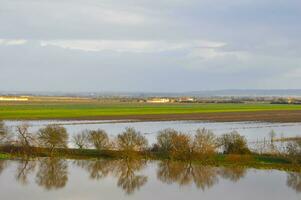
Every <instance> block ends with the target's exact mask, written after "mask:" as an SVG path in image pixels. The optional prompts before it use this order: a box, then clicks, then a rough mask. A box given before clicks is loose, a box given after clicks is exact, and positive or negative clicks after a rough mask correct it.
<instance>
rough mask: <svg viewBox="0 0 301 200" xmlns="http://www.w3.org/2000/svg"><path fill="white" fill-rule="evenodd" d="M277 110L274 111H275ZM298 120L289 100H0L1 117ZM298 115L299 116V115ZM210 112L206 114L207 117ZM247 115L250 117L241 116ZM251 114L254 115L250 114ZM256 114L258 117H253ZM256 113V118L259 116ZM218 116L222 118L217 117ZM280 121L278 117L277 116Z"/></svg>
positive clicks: (300, 111)
mask: <svg viewBox="0 0 301 200" xmlns="http://www.w3.org/2000/svg"><path fill="white" fill-rule="evenodd" d="M276 114H277V115H276ZM257 115H260V116H268V117H269V118H271V121H273V117H278V118H283V120H285V118H286V119H287V118H294V119H292V120H291V121H298V120H301V118H300V116H301V105H288V104H229V103H226V104H222V103H220V104H201V103H192V104H189V103H187V104H186V103H182V104H180V103H169V104H147V103H98V102H80V103H75V102H39V103H37V102H26V103H20V102H18V103H0V119H6V120H29V119H37V120H39V119H140V120H186V119H204V120H211V119H212V120H216V121H223V120H222V119H224V118H228V119H225V121H237V120H236V119H235V120H234V119H233V120H231V119H230V118H231V116H233V117H235V118H242V120H250V121H252V118H254V120H260V116H257ZM299 115H300V116H299ZM208 116H209V118H208ZM244 116H245V117H247V116H249V117H250V119H244ZM252 116H253V117H252ZM256 116H257V117H256ZM258 117H259V118H258ZM219 118H222V119H221V120H219ZM280 121H281V120H280Z"/></svg>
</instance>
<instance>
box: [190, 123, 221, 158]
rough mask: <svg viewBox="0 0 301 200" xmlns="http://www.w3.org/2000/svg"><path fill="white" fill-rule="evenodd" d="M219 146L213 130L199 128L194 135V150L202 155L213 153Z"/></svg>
mask: <svg viewBox="0 0 301 200" xmlns="http://www.w3.org/2000/svg"><path fill="white" fill-rule="evenodd" d="M216 148H217V138H216V136H215V135H214V133H213V132H212V131H211V130H208V129H205V128H203V129H198V130H197V131H196V134H195V136H194V143H193V150H194V152H196V153H198V154H202V155H208V154H213V153H214V152H215V151H216Z"/></svg>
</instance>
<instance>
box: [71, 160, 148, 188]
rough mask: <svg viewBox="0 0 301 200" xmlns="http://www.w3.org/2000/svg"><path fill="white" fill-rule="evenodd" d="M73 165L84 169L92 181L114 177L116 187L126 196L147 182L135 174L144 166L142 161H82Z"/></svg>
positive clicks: (141, 176) (144, 177) (144, 162)
mask: <svg viewBox="0 0 301 200" xmlns="http://www.w3.org/2000/svg"><path fill="white" fill-rule="evenodd" d="M75 164H76V165H77V166H79V167H82V168H83V169H86V170H87V171H88V172H89V173H90V178H92V179H97V180H99V179H102V178H105V177H107V176H108V175H110V174H111V175H114V176H116V177H117V178H118V182H117V185H118V186H119V187H121V188H122V189H123V190H124V191H125V192H126V193H127V194H132V193H133V192H134V191H135V190H138V189H139V188H140V187H141V186H143V185H144V184H145V183H146V182H147V177H146V176H143V175H137V174H136V173H137V172H139V171H141V170H142V169H143V168H144V167H145V166H146V161H143V160H134V159H123V160H82V161H76V162H75Z"/></svg>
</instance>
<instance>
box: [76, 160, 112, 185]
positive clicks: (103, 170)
mask: <svg viewBox="0 0 301 200" xmlns="http://www.w3.org/2000/svg"><path fill="white" fill-rule="evenodd" d="M75 164H76V165H77V166H79V167H81V168H84V169H86V170H87V171H88V172H89V173H90V178H91V179H97V180H99V179H102V178H105V177H107V176H108V175H109V173H110V172H112V171H113V169H114V167H115V165H114V161H111V160H103V159H101V160H77V161H75Z"/></svg>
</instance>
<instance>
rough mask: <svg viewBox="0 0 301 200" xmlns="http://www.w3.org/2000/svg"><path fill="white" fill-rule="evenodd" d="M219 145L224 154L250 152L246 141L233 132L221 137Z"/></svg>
mask: <svg viewBox="0 0 301 200" xmlns="http://www.w3.org/2000/svg"><path fill="white" fill-rule="evenodd" d="M218 140H219V145H220V146H221V147H222V148H223V151H224V153H226V154H247V153H250V150H249V148H248V146H247V141H246V139H245V137H244V136H241V135H239V133H238V132H236V131H233V132H231V133H226V134H224V135H222V136H221V137H220V138H219V139H218Z"/></svg>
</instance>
